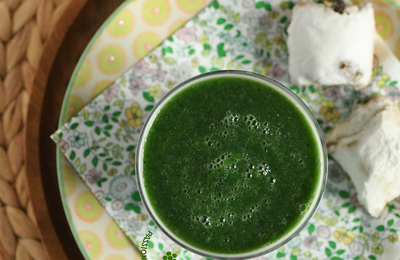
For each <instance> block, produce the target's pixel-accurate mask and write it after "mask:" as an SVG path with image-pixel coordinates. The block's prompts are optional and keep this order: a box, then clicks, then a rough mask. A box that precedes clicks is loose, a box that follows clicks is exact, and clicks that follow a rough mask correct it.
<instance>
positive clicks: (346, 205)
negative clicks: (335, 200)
mask: <svg viewBox="0 0 400 260" xmlns="http://www.w3.org/2000/svg"><path fill="white" fill-rule="evenodd" d="M349 206H350V202H346V203H343V205H342V208H347V207H349Z"/></svg>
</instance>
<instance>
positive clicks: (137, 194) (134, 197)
mask: <svg viewBox="0 0 400 260" xmlns="http://www.w3.org/2000/svg"><path fill="white" fill-rule="evenodd" d="M132 199H133V200H134V201H141V200H142V199H141V198H140V195H139V191H135V192H134V193H133V194H132Z"/></svg>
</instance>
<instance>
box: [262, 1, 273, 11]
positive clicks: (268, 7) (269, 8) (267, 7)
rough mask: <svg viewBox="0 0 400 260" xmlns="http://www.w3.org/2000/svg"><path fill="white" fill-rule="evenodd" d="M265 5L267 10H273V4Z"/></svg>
mask: <svg viewBox="0 0 400 260" xmlns="http://www.w3.org/2000/svg"><path fill="white" fill-rule="evenodd" d="M264 7H265V10H267V11H271V10H272V6H271V4H269V3H265V6H264Z"/></svg>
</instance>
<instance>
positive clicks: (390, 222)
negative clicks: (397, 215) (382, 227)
mask: <svg viewBox="0 0 400 260" xmlns="http://www.w3.org/2000/svg"><path fill="white" fill-rule="evenodd" d="M393 223H394V220H393V219H391V220H389V221H388V222H387V224H388V226H389V227H390V226H391V225H393Z"/></svg>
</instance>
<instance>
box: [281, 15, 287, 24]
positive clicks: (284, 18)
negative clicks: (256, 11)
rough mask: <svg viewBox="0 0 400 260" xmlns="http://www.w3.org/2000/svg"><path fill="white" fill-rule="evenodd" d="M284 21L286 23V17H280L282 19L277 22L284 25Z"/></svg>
mask: <svg viewBox="0 0 400 260" xmlns="http://www.w3.org/2000/svg"><path fill="white" fill-rule="evenodd" d="M286 21H287V17H286V16H284V17H282V18H281V19H280V20H279V22H280V23H285V22H286Z"/></svg>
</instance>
